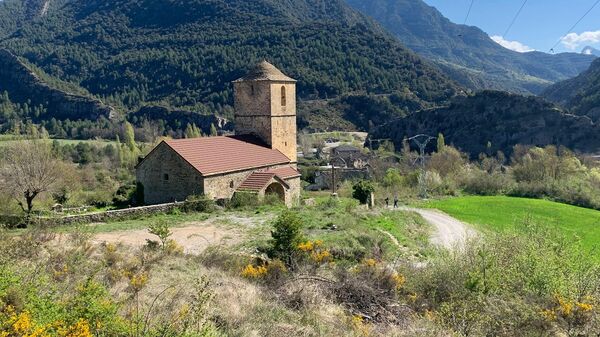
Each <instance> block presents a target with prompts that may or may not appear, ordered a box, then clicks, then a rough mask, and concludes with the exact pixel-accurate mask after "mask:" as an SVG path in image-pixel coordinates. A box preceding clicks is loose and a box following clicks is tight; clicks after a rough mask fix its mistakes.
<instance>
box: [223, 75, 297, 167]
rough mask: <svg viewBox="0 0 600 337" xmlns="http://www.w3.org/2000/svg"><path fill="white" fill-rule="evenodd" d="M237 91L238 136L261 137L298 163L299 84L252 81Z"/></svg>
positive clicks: (237, 84) (236, 87)
mask: <svg viewBox="0 0 600 337" xmlns="http://www.w3.org/2000/svg"><path fill="white" fill-rule="evenodd" d="M233 88H234V102H235V121H234V124H235V133H236V134H238V135H242V134H254V135H257V136H258V137H260V138H261V139H262V140H263V141H264V142H265V143H267V144H268V145H269V146H271V147H272V148H274V149H277V150H279V151H281V152H282V153H283V154H285V155H286V156H287V157H288V158H290V159H291V161H292V162H296V161H297V145H296V133H297V132H296V128H297V127H296V84H295V83H290V82H267V81H248V82H236V83H234V85H233Z"/></svg>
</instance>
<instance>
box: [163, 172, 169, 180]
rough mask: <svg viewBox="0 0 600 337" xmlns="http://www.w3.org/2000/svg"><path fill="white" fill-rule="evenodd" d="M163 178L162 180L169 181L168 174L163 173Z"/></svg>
mask: <svg viewBox="0 0 600 337" xmlns="http://www.w3.org/2000/svg"><path fill="white" fill-rule="evenodd" d="M163 180H164V181H169V175H168V174H166V173H165V174H164V175H163Z"/></svg>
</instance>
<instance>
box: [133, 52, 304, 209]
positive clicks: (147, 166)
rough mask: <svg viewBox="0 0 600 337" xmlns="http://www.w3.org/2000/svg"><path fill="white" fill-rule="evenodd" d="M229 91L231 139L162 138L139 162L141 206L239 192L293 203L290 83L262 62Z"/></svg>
mask: <svg viewBox="0 0 600 337" xmlns="http://www.w3.org/2000/svg"><path fill="white" fill-rule="evenodd" d="M233 89H234V101H235V102H234V105H235V106H234V108H235V120H234V124H235V136H219V137H206V138H193V139H177V140H175V139H174V140H165V141H163V142H161V143H160V144H158V145H157V146H156V147H155V148H154V149H153V150H152V151H151V152H150V153H149V154H148V155H147V156H146V157H145V158H144V159H143V160H142V161H140V163H139V164H138V165H137V167H136V178H137V182H138V185H139V186H140V187H141V188H143V192H144V193H143V194H144V202H145V203H146V204H160V203H168V202H173V201H183V200H186V199H187V198H188V197H189V196H192V195H204V196H206V197H208V198H211V199H215V200H224V199H231V198H232V197H233V195H234V194H235V193H236V192H242V191H243V192H251V193H256V194H257V195H258V196H259V197H264V196H265V195H266V194H276V195H277V196H279V198H280V199H281V200H282V201H284V202H285V204H286V205H288V206H293V205H295V204H297V203H298V202H299V199H300V189H301V186H300V173H299V172H298V170H297V146H296V133H297V130H296V80H294V79H292V78H290V77H288V76H286V75H284V74H283V73H282V72H281V71H280V70H279V69H277V68H275V67H274V66H273V65H272V64H270V63H268V62H266V61H263V62H261V63H260V64H258V65H257V66H256V67H255V68H254V69H253V70H252V71H251V72H250V73H248V74H247V75H246V76H244V77H242V78H240V79H238V80H236V81H234V82H233Z"/></svg>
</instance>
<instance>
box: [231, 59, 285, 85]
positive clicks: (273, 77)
mask: <svg viewBox="0 0 600 337" xmlns="http://www.w3.org/2000/svg"><path fill="white" fill-rule="evenodd" d="M245 81H281V82H297V81H296V80H295V79H293V78H291V77H289V76H287V75H286V74H284V73H283V72H282V71H281V70H279V69H277V67H275V66H274V65H272V64H271V63H269V62H267V61H266V60H263V61H262V62H260V63H259V64H257V65H256V66H255V67H254V68H253V69H252V70H250V72H248V74H246V75H245V76H243V77H242V78H239V79H237V80H235V81H233V82H245Z"/></svg>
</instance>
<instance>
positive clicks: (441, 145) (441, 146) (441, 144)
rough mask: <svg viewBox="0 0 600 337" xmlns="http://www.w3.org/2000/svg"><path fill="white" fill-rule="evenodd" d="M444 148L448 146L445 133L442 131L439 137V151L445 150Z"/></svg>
mask: <svg viewBox="0 0 600 337" xmlns="http://www.w3.org/2000/svg"><path fill="white" fill-rule="evenodd" d="M444 148H446V140H445V139H444V134H443V133H441V132H440V133H439V134H438V137H437V152H442V151H444Z"/></svg>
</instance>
